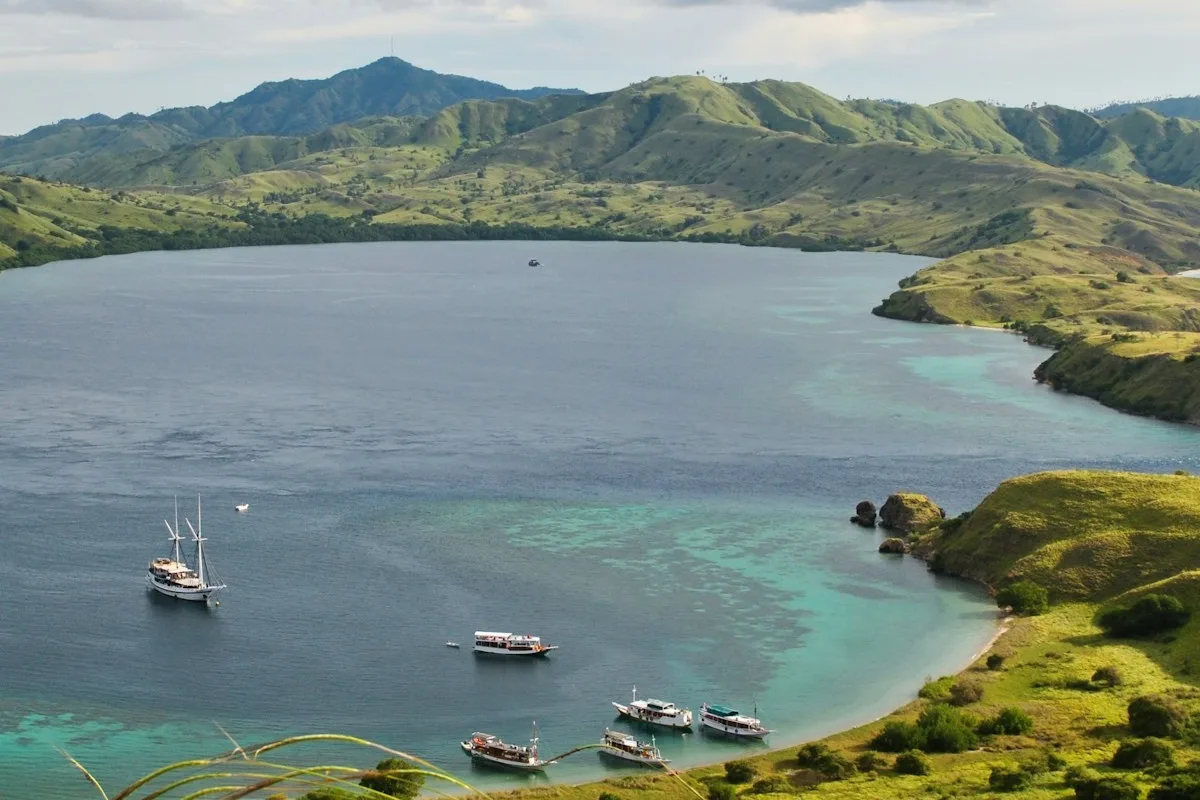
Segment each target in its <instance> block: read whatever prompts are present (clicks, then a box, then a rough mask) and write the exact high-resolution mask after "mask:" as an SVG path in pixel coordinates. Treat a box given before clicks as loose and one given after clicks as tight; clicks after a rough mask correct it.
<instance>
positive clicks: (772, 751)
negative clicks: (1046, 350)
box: [421, 326, 1017, 797]
mask: <svg viewBox="0 0 1200 800" xmlns="http://www.w3.org/2000/svg"><path fill="white" fill-rule="evenodd" d="M964 327H966V326H964ZM991 330H996V329H995V328H992V329H991ZM1005 333H1007V331H1005ZM963 580H968V579H965V578H964V579H963ZM968 582H969V583H972V584H976V585H979V586H984V584H982V583H980V582H979V581H972V580H968ZM1016 620H1017V618H1016V616H1014V615H1012V614H1004V613H1003V612H999V610H998V616H997V620H996V630H995V631H994V632H993V633H992V635H991V636H990V637H989V638H988V640H987V642H986V643H984V645H983V647H981V648H980V649H979V650H978V651H976V652H975V653H974V654H973V655H971V657H970V658H968V659H967V660H966V661H965V662H963V664H962V666H961V667H958V668H957V669H955V670H954V671H953V672H952V673H950V674H952V675H954V676H958V675H962V674H963V673H964V672H966V671H967V670H969V669H971V667H972V666H974V665H975V663H976V662H977V661H979V659H981V658H983V657H984V656H985V655H986V654H987V653H988V652H990V651H991V650H992V648H994V647H995V646H996V643H997V642H998V641H1000V639H1001V637H1003V636H1004V634H1006V633H1008V632H1009V631H1010V630H1012V628H1013V625H1014V624H1015V623H1016ZM918 699H919V695H918V694H916V693H914V694H913V696H912V697H911V698H909V699H908V700H907V701H906V702H904V703H903V704H901V705H899V706H896V707H895V708H893V709H891V710H890V711H887V712H886V713H884V714H880V715H879V716H877V717H873V718H871V719H865V720H863V721H861V722H857V723H854V724H852V725H850V726H848V727H839V728H837V729H836V730H833V731H830V732H828V733H825V734H823V735H821V736H817V737H813V738H805V739H797V740H795V741H789V742H788V743H786V744H781V745H779V746H774V745H771V746H768V748H767V749H766V750H763V751H761V752H748V753H742V754H739V755H736V756H734V757H733V758H732V759H729V758H726V759H721V760H717V761H705V762H704V763H702V764H692V765H691V766H687V767H683V768H682V769H678V770H676V769H670V768H667V769H665V770H653V771H647V772H646V773H645V774H646V776H647V777H660V776H668V775H670V776H677V777H680V778H682V777H683V776H686V775H689V774H690V773H693V772H695V771H697V770H703V769H710V768H712V767H715V766H718V765H720V764H724V763H726V762H728V761H731V760H737V759H740V758H761V757H764V756H771V755H777V754H779V753H781V752H783V751H785V750H790V749H791V748H794V747H797V746H799V745H803V744H809V743H811V742H820V741H823V740H825V739H828V738H831V737H833V736H840V735H842V734H845V733H849V732H850V731H853V730H857V729H858V728H861V727H863V726H865V725H872V724H874V723H876V722H879V721H880V720H882V719H886V718H887V717H890V716H891V715H892V714H895V713H896V712H897V711H899V710H900V709H902V708H905V707H907V706H908V705H910V704H911V703H913V702H915V701H916V700H918ZM635 775H636V773H626V774H617V775H612V776H606V777H603V778H596V779H592V780H583V781H563V782H558V781H550V782H549V783H548V785H545V786H536V787H528V788H524V787H522V788H515V789H501V790H498V791H497V790H493V791H491V792H488V791H487V790H477V791H481V792H483V793H484V794H488V795H504V796H506V797H520V796H522V795H524V794H525V793H526V792H544V791H546V790H552V789H554V788H555V787H564V788H572V789H578V788H582V787H585V786H596V787H600V786H603V785H604V784H607V783H609V782H610V781H613V780H623V779H625V778H628V777H632V776H635ZM441 791H443V792H444V791H445V790H444V789H442V790H441ZM452 793H453V794H455V795H456V796H457V795H458V794H459V793H458V792H452ZM421 796H422V797H425V796H427V795H424V794H422V795H421Z"/></svg>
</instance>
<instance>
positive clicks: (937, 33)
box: [0, 0, 1200, 133]
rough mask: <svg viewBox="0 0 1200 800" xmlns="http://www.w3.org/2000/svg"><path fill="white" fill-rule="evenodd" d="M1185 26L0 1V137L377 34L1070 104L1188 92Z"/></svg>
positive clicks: (504, 2) (590, 80)
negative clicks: (17, 76)
mask: <svg viewBox="0 0 1200 800" xmlns="http://www.w3.org/2000/svg"><path fill="white" fill-rule="evenodd" d="M1198 32H1200V3H1197V2H1195V0H1139V2H1137V3H1132V2H1129V0H0V75H4V74H13V73H22V75H23V78H22V80H20V81H6V83H7V84H11V85H12V88H11V90H10V89H9V87H7V86H6V97H5V103H4V104H3V106H2V107H0V132H4V133H11V132H18V131H21V130H24V129H27V128H29V127H32V126H33V125H35V124H39V123H43V122H47V121H50V120H53V119H56V118H58V117H62V116H68V115H70V116H82V115H84V114H87V113H90V112H92V111H97V110H99V111H105V112H106V113H110V114H120V113H123V112H125V111H129V110H139V111H145V110H153V109H154V108H157V107H158V106H161V105H186V104H193V103H204V104H210V103H213V102H216V101H218V100H223V99H230V98H232V97H234V96H236V95H238V94H240V93H242V92H244V91H247V90H249V89H250V88H252V87H253V86H254V85H255V84H257V83H258V82H260V81H263V80H279V79H282V78H286V77H300V78H314V77H321V76H325V75H329V74H332V73H333V72H336V71H338V70H340V69H345V68H348V67H353V66H360V65H362V64H364V63H367V62H369V61H372V60H374V59H375V58H378V57H380V56H383V55H387V53H388V49H389V41H390V40H391V39H392V38H393V37H394V40H395V48H396V55H399V56H401V57H402V58H406V59H408V60H410V61H412V62H413V63H415V64H417V65H419V66H422V67H427V68H430V69H436V70H439V71H442V72H454V73H457V74H460V75H473V76H477V77H480V78H485V79H488V80H495V81H499V82H503V83H506V84H508V85H513V86H528V85H533V84H546V85H557V86H580V87H581V88H585V89H589V90H593V91H601V90H605V89H611V88H617V87H619V86H622V85H625V84H628V83H630V82H632V81H635V80H640V79H644V78H645V77H647V76H649V75H666V74H673V73H692V72H695V71H696V70H697V69H705V70H706V71H708V72H709V73H710V74H711V73H721V74H726V75H729V76H730V77H731V78H732V79H734V80H749V79H753V78H760V77H776V78H781V79H785V80H800V81H804V82H807V83H811V84H813V85H815V86H817V87H818V88H821V89H824V90H826V91H828V92H830V93H831V94H834V95H836V96H844V95H846V94H853V95H856V96H876V97H879V96H890V97H900V98H905V99H911V100H916V101H920V102H932V101H936V100H939V99H943V98H945V97H947V96H954V95H957V96H966V97H974V98H995V99H999V100H1002V101H1006V102H1027V101H1029V100H1035V99H1036V100H1038V101H1039V102H1044V101H1054V102H1062V103H1066V104H1071V103H1078V104H1086V103H1093V102H1099V101H1101V100H1103V99H1107V98H1109V97H1125V96H1131V95H1132V96H1146V95H1155V94H1161V93H1195V92H1197V91H1200V86H1197V85H1194V84H1192V82H1191V80H1192V77H1191V76H1194V75H1195V74H1197V73H1200V48H1196V47H1195V46H1194V38H1195V35H1196V34H1197V33H1198ZM106 75H107V76H110V77H105V76H106ZM118 76H119V77H118ZM85 86H86V87H87V88H86V90H84V89H83V88H81V87H85Z"/></svg>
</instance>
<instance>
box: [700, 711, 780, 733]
mask: <svg viewBox="0 0 1200 800" xmlns="http://www.w3.org/2000/svg"><path fill="white" fill-rule="evenodd" d="M754 713H755V714H757V713H758V709H757V707H756V708H755V709H754ZM700 724H701V725H703V726H704V727H706V728H709V729H711V730H714V731H718V732H720V733H724V734H728V735H729V736H738V737H742V738H746V739H762V738H763V737H764V736H766V735H767V734H769V733H774V731H772V730H769V729H767V728H764V727H763V724H762V722H761V721H759V719H758V718H757V717H750V716H746V715H745V714H742V713H741V712H739V711H738V710H737V709H735V708H730V707H728V706H718V705H711V706H710V705H709V704H708V703H702V704H701V706H700Z"/></svg>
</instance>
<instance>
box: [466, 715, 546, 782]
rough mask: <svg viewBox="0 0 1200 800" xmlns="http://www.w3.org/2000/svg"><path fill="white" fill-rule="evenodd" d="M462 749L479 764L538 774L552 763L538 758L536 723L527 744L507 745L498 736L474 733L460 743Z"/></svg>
mask: <svg viewBox="0 0 1200 800" xmlns="http://www.w3.org/2000/svg"><path fill="white" fill-rule="evenodd" d="M462 749H463V751H464V752H466V753H467V755H469V756H471V758H472V759H473V760H475V761H476V762H478V763H481V764H490V765H494V766H498V767H510V768H512V769H519V770H525V771H526V772H540V771H541V770H543V769H545V768H546V767H548V766H550V765H551V764H553V763H555V762H554V761H543V760H541V759H540V758H539V757H538V735H537V723H536V722H535V723H533V737H532V738H531V739H530V740H529V744H527V745H524V744H509V743H508V742H506V741H504V740H503V739H501V738H500V737H499V736H493V735H492V734H490V733H481V732H479V731H476V732H475V733H472V734H471V738H470V739H467V740H466V741H465V742H462Z"/></svg>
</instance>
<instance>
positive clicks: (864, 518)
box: [850, 500, 875, 528]
mask: <svg viewBox="0 0 1200 800" xmlns="http://www.w3.org/2000/svg"><path fill="white" fill-rule="evenodd" d="M850 521H851V522H853V523H854V524H855V525H862V526H863V527H864V528H874V527H875V504H874V503H872V502H871V501H870V500H863V501H862V502H861V503H859V504H858V505H857V506H855V507H854V516H853V517H851V518H850Z"/></svg>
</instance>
